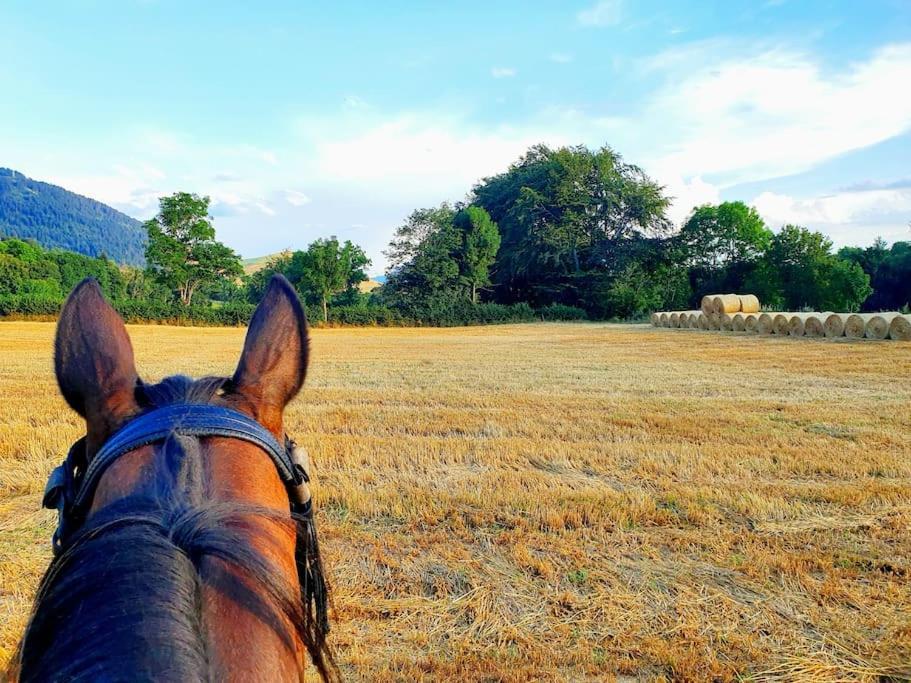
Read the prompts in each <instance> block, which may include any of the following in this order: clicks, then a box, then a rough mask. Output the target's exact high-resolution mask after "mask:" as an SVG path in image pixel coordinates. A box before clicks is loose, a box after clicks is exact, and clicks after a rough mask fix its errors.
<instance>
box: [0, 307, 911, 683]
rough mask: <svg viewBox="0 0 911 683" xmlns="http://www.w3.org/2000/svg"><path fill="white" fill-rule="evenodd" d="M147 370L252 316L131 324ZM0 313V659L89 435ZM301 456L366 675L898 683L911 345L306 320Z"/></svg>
mask: <svg viewBox="0 0 911 683" xmlns="http://www.w3.org/2000/svg"><path fill="white" fill-rule="evenodd" d="M130 332H131V335H132V337H133V341H134V346H135V348H136V356H137V362H138V364H139V368H140V373H141V374H142V375H143V376H144V377H145V378H146V379H158V378H161V377H163V376H165V375H168V374H174V373H178V372H181V373H186V374H192V375H196V376H199V375H204V374H230V373H231V372H232V371H233V368H234V364H235V363H236V360H237V355H238V353H239V350H240V348H241V345H242V341H243V334H244V331H243V330H241V329H198V328H197V329H193V328H173V327H155V326H132V327H130ZM52 336H53V325H52V324H50V323H14V322H5V323H0V397H2V403H0V666H3V665H4V664H5V663H6V660H7V659H8V658H9V657H10V656H11V654H12V651H13V648H14V647H15V642H16V640H17V638H18V636H19V634H20V633H21V631H22V628H23V626H24V624H25V621H26V619H27V614H28V609H29V604H30V601H31V597H32V593H33V591H34V589H35V586H36V584H37V581H38V579H39V577H40V574H41V572H42V571H43V569H44V567H45V565H46V563H47V562H48V559H49V556H50V548H49V544H48V538H49V536H50V534H51V530H52V527H53V523H54V519H53V514H52V513H51V512H48V511H41V510H39V509H38V508H39V500H40V496H41V492H42V489H43V486H44V481H45V477H46V475H47V473H48V472H49V471H50V469H51V468H52V467H53V466H54V465H55V464H56V463H57V462H58V461H59V460H60V459H61V458H62V456H63V454H64V453H65V451H66V448H67V447H68V446H69V444H70V442H71V441H73V440H74V439H75V438H77V437H78V436H80V435H81V433H82V432H81V430H82V425H81V422H80V420H79V419H78V418H77V417H76V415H75V414H73V413H72V412H70V411H69V410H68V408H67V407H66V405H65V403H64V402H63V400H62V399H61V398H60V397H59V396H58V394H57V390H56V385H55V382H54V379H53V375H52V372H51V340H52ZM312 345H313V352H312V356H311V371H310V374H309V377H308V380H307V385H306V387H305V389H304V391H303V393H302V394H301V396H300V397H298V399H297V400H296V401H295V402H294V403H293V404H292V406H291V407H290V409H289V412H288V418H287V427H288V429H289V431H290V432H291V433H292V434H294V435H295V437H296V438H297V440H298V441H299V442H301V443H303V444H304V445H306V446H307V448H308V449H309V451H310V455H311V458H312V460H313V462H314V469H315V486H314V488H315V497H316V505H317V509H318V511H319V512H318V515H319V522H320V533H321V536H322V543H323V548H324V554H325V561H326V563H327V565H328V568H329V573H330V577H331V579H332V582H333V585H334V589H335V592H334V602H335V617H334V628H333V633H332V636H331V638H332V642H333V643H334V645H335V647H336V648H337V651H338V655H339V659H340V661H341V663H342V666H343V670H344V672H345V674H346V676H347V677H348V678H350V679H353V680H444V679H450V680H492V681H500V680H502V681H524V680H567V681H580V680H610V679H611V678H613V677H617V678H620V679H621V680H622V679H626V680H630V678H628V677H632V679H633V680H635V679H637V678H641V679H643V680H653V679H656V678H657V679H661V678H664V679H668V680H684V679H685V680H707V679H716V680H738V679H756V680H768V679H783V680H819V681H828V680H833V681H834V680H856V679H867V680H875V679H877V678H878V677H881V676H889V677H894V678H904V677H911V576H909V572H911V381H909V378H911V344H907V343H896V342H891V343H890V342H882V343H874V342H854V343H847V342H841V343H835V342H828V341H815V340H808V339H788V338H775V337H747V336H740V335H731V334H725V335H721V334H716V333H707V332H702V333H700V332H695V331H686V330H668V329H653V328H651V327H645V326H632V325H627V326H620V325H616V326H614V325H600V324H597V325H596V324H549V325H545V324H537V325H517V326H497V327H487V328H468V329H465V328H462V329H336V330H331V329H330V330H316V331H314V332H313V333H312Z"/></svg>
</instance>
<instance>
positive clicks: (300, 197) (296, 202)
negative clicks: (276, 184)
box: [285, 190, 311, 206]
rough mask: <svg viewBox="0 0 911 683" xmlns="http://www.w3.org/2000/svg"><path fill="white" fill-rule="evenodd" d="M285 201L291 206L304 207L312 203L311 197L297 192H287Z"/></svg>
mask: <svg viewBox="0 0 911 683" xmlns="http://www.w3.org/2000/svg"><path fill="white" fill-rule="evenodd" d="M285 201H286V202H288V203H289V204H290V205H291V206H304V205H305V204H309V203H310V201H311V200H310V197H308V196H307V195H305V194H304V193H303V192H298V191H297V190H285Z"/></svg>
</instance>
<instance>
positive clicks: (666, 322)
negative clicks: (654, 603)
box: [658, 311, 671, 327]
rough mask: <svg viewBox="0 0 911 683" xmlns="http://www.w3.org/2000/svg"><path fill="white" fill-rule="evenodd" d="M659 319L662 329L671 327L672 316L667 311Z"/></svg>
mask: <svg viewBox="0 0 911 683" xmlns="http://www.w3.org/2000/svg"><path fill="white" fill-rule="evenodd" d="M658 319H659V320H660V321H661V327H670V326H671V318H670V314H668V312H667V311H662V312H661V315H659V316H658Z"/></svg>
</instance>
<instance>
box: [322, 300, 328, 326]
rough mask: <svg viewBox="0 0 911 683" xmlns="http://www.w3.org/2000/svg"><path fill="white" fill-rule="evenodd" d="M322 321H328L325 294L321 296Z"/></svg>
mask: <svg viewBox="0 0 911 683" xmlns="http://www.w3.org/2000/svg"><path fill="white" fill-rule="evenodd" d="M323 322H329V305H328V303H327V302H326V297H325V295H324V296H323Z"/></svg>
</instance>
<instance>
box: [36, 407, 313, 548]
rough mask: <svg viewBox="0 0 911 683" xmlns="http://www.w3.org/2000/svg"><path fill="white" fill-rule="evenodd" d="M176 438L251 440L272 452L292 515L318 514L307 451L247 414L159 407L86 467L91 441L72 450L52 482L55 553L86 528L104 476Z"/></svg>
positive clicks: (48, 501)
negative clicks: (132, 455) (140, 451)
mask: <svg viewBox="0 0 911 683" xmlns="http://www.w3.org/2000/svg"><path fill="white" fill-rule="evenodd" d="M171 434H180V435H183V436H219V437H226V438H232V439H241V440H242V441H247V442H249V443H252V444H253V445H255V446H258V447H259V448H260V449H262V450H263V451H265V452H266V454H267V455H268V456H269V458H270V459H271V460H272V462H273V464H274V465H275V469H276V471H277V472H278V476H279V477H280V478H281V480H282V483H284V485H285V488H286V490H287V492H288V500H289V504H290V508H291V512H292V513H294V514H299V515H304V516H309V515H311V514H312V504H311V497H310V487H309V485H308V484H309V482H310V476H309V472H308V468H309V462H308V458H307V453H306V451H305V450H304V449H303V448H301V447H299V446H297V445H296V444H295V443H294V441H292V440H291V439H290V438H289V437H288V436H285V443H284V444H280V443H279V442H278V440H277V439H276V438H275V437H274V436H273V435H272V433H271V432H270V431H269V430H267V429H266V428H265V427H263V426H262V425H261V424H259V422H257V421H256V420H254V419H252V418H250V417H248V416H246V415H244V414H243V413H241V412H239V411H237V410H232V409H230V408H224V407H222V406H213V405H208V404H197V403H177V404H172V405H167V406H164V407H161V408H156V409H154V410H151V411H149V412H147V413H143V414H142V415H140V416H139V417H137V418H135V419H133V420H130V421H129V422H128V423H127V424H126V425H124V426H123V427H122V428H121V429H119V430H118V431H117V432H115V433H114V434H113V436H111V437H110V438H109V439H108V440H107V441H106V442H105V444H104V445H103V446H102V447H101V450H99V451H98V453H97V454H96V455H95V457H94V458H92V461H91V462H86V454H85V437H83V438H81V439H79V440H78V441H77V442H76V443H74V444H73V445H72V447H71V448H70V450H69V452H68V453H67V456H66V459H65V460H64V461H63V463H62V464H60V465H59V466H58V467H56V468H54V470H53V471H52V472H51V475H50V477H48V481H47V486H46V487H45V490H44V499H43V501H42V505H43V506H44V507H46V508H49V509H52V510H53V509H56V510H57V528H56V530H55V531H54V536H53V541H52V543H53V547H54V554H55V555H56V554H59V553H60V552H61V551H62V549H63V548H64V547H65V545H66V543H67V539H68V538H69V536H70V535H71V534H72V533H73V532H74V531H76V530H78V528H79V527H80V526H81V525H82V523H83V522H84V521H85V518H86V515H87V514H88V511H89V509H90V508H91V505H92V499H93V498H94V495H95V489H96V488H97V487H98V482H99V481H100V480H101V477H102V475H103V474H104V472H105V471H106V470H107V468H108V467H110V466H111V465H112V464H113V463H114V462H116V461H117V459H118V458H119V457H120V456H122V455H124V454H126V453H129V452H130V451H133V450H136V449H137V448H140V447H142V446H148V445H150V444H153V443H156V442H158V441H164V440H165V439H167V438H168V437H169V436H170V435H171Z"/></svg>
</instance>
